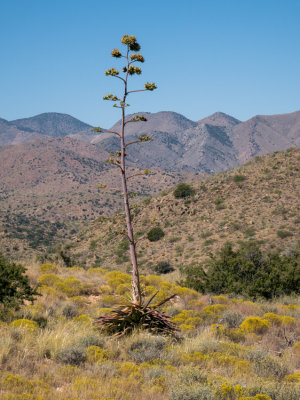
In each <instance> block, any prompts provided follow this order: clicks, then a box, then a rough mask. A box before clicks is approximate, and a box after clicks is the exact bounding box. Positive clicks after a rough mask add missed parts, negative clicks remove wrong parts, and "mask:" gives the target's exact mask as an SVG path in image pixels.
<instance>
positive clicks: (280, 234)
mask: <svg viewBox="0 0 300 400" xmlns="http://www.w3.org/2000/svg"><path fill="white" fill-rule="evenodd" d="M277 236H278V237H279V238H280V239H285V238H287V237H289V236H293V234H292V232H290V231H285V230H278V231H277Z"/></svg>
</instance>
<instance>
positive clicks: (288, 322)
mask: <svg viewBox="0 0 300 400" xmlns="http://www.w3.org/2000/svg"><path fill="white" fill-rule="evenodd" d="M264 318H265V319H267V320H268V321H270V322H271V324H272V325H275V326H292V325H294V324H295V322H296V318H294V317H290V316H289V315H278V314H275V313H272V312H270V313H266V314H264Z"/></svg>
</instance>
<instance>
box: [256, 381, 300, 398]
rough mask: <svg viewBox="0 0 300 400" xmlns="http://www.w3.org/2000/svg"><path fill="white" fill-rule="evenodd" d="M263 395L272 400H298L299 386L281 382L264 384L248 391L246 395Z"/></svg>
mask: <svg viewBox="0 0 300 400" xmlns="http://www.w3.org/2000/svg"><path fill="white" fill-rule="evenodd" d="M258 393H263V394H264V395H267V396H269V397H270V398H271V399H272V400H299V399H300V386H296V385H294V384H292V383H283V382H266V381H265V382H264V383H261V384H258V385H255V386H253V387H251V388H249V389H248V395H250V396H255V395H257V394H258Z"/></svg>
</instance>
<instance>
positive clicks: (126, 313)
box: [95, 292, 178, 336]
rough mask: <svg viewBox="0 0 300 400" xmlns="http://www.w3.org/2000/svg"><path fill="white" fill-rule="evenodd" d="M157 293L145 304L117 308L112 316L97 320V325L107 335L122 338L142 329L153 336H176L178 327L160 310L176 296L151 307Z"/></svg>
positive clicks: (131, 304) (129, 303) (101, 317)
mask: <svg viewBox="0 0 300 400" xmlns="http://www.w3.org/2000/svg"><path fill="white" fill-rule="evenodd" d="M157 293H158V292H156V293H155V294H154V295H153V296H152V297H151V298H150V299H149V300H148V301H147V302H146V303H145V304H141V305H139V304H135V303H133V302H128V304H124V305H121V306H118V307H117V308H115V309H114V310H113V311H112V312H111V314H110V315H103V316H100V317H98V318H97V319H96V320H95V324H97V325H98V327H99V328H100V329H101V330H102V331H103V332H105V333H107V334H110V335H115V336H122V335H127V334H130V333H132V332H133V331H134V330H137V329H142V330H146V331H148V332H150V333H153V334H162V335H174V334H175V333H176V331H177V330H178V329H177V325H176V324H174V323H173V322H171V317H170V316H169V315H167V314H165V313H164V312H162V311H158V308H159V307H160V306H162V305H163V304H165V303H166V302H167V301H169V300H171V299H172V298H174V297H175V296H176V294H173V295H172V296H170V297H168V298H166V299H165V300H163V301H161V302H160V303H158V304H156V305H153V306H150V303H151V302H152V300H153V299H154V297H155V296H156V295H157Z"/></svg>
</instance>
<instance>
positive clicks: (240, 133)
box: [231, 111, 300, 163]
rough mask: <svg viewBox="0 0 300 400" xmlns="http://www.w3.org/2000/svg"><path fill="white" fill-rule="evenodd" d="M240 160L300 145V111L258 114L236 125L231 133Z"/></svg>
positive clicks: (241, 161)
mask: <svg viewBox="0 0 300 400" xmlns="http://www.w3.org/2000/svg"><path fill="white" fill-rule="evenodd" d="M231 140H232V143H233V146H234V148H236V149H237V152H238V156H237V158H238V161H239V163H243V162H245V161H247V160H249V159H251V158H253V157H254V156H256V155H262V154H267V153H272V152H273V151H277V150H284V149H287V148H289V147H292V146H295V147H299V146H300V111H296V112H293V113H290V114H278V115H257V116H255V117H253V118H251V119H249V120H248V121H246V122H242V123H240V124H239V125H237V126H236V127H234V129H233V131H232V135H231Z"/></svg>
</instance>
